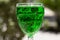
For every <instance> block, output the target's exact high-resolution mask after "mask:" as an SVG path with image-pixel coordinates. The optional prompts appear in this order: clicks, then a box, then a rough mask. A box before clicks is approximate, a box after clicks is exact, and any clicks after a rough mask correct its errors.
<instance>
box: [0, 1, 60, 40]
mask: <svg viewBox="0 0 60 40" xmlns="http://www.w3.org/2000/svg"><path fill="white" fill-rule="evenodd" d="M29 1H31V0H0V40H22V39H23V37H25V35H24V34H23V32H22V31H21V30H20V28H19V25H18V23H17V19H16V12H15V8H16V3H18V2H20V3H22V2H25V3H26V2H29ZM33 2H42V3H43V4H44V7H45V16H44V21H43V24H42V28H41V29H40V31H39V32H38V33H37V36H36V37H38V38H40V40H60V38H59V37H60V0H33ZM39 33H40V34H39ZM39 35H40V36H39ZM56 38H57V39H56ZM24 40H25V39H24ZM35 40H37V38H36V39H35Z"/></svg>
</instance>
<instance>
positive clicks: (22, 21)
mask: <svg viewBox="0 0 60 40" xmlns="http://www.w3.org/2000/svg"><path fill="white" fill-rule="evenodd" d="M16 15H17V21H18V24H19V27H20V28H21V29H22V31H23V32H24V33H25V34H27V35H28V36H33V34H34V33H36V32H37V31H38V30H39V29H40V28H41V25H42V20H43V16H44V8H43V7H42V6H38V7H34V6H33V7H31V6H26V7H22V6H19V7H17V14H16Z"/></svg>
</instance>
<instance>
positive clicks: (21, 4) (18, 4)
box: [16, 3, 43, 7]
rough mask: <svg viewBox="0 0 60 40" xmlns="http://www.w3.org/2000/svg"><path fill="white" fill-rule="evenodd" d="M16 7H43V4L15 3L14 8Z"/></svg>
mask: <svg viewBox="0 0 60 40" xmlns="http://www.w3.org/2000/svg"><path fill="white" fill-rule="evenodd" d="M18 6H23V7H25V6H43V3H17V4H16V7H18Z"/></svg>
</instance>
